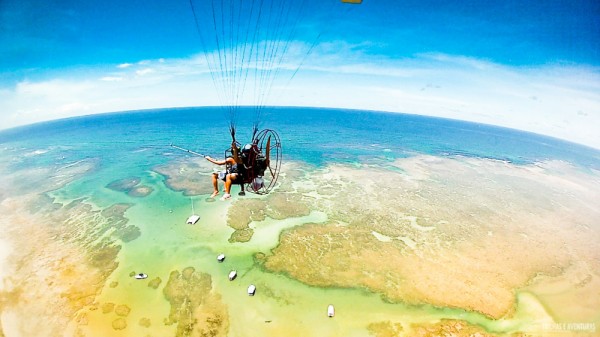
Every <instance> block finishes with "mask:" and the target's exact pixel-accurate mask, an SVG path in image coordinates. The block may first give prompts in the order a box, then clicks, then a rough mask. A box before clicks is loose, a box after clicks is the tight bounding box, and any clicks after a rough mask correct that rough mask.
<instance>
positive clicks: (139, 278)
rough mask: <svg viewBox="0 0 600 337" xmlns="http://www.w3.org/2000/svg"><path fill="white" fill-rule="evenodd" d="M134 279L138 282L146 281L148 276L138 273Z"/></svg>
mask: <svg viewBox="0 0 600 337" xmlns="http://www.w3.org/2000/svg"><path fill="white" fill-rule="evenodd" d="M135 278H136V279H138V280H143V279H147V278H148V275H146V274H144V273H139V274H136V275H135Z"/></svg>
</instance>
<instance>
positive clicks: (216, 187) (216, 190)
mask: <svg viewBox="0 0 600 337" xmlns="http://www.w3.org/2000/svg"><path fill="white" fill-rule="evenodd" d="M212 182H213V188H214V191H213V194H211V195H210V197H211V198H214V197H216V196H217V194H219V177H218V174H217V173H213V175H212Z"/></svg>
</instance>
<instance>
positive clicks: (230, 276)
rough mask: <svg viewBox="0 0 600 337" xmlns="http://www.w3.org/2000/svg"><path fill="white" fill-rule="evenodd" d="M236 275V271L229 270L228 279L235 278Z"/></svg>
mask: <svg viewBox="0 0 600 337" xmlns="http://www.w3.org/2000/svg"><path fill="white" fill-rule="evenodd" d="M236 277H237V271H235V270H232V271H230V272H229V281H233V280H235V278H236Z"/></svg>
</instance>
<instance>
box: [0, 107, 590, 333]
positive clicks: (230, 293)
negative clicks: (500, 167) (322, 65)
mask: <svg viewBox="0 0 600 337" xmlns="http://www.w3.org/2000/svg"><path fill="white" fill-rule="evenodd" d="M243 112H244V111H242V113H240V115H241V116H242V118H240V120H238V121H237V122H238V128H239V130H238V139H239V140H240V141H242V142H243V140H245V139H249V137H250V134H249V132H250V125H251V121H250V118H248V119H245V118H243V117H244V116H245V115H247V116H249V117H253V113H252V111H248V113H247V114H244V113H243ZM228 123H229V121H228V120H226V119H225V117H224V113H223V112H222V110H220V109H218V108H189V109H168V110H155V111H140V112H128V113H114V114H106V115H96V116H88V117H79V118H71V119H66V120H59V121H53V122H47V123H41V124H36V125H31V126H26V127H21V128H16V129H12V130H5V131H3V132H0V157H1V158H2V159H3V160H4V161H5V162H4V164H5V165H8V167H6V168H5V169H6V170H8V171H10V170H14V171H18V170H21V169H26V168H30V167H38V166H51V167H64V166H67V165H70V164H72V163H76V162H78V161H80V160H85V159H90V160H93V161H94V163H95V164H96V165H95V168H94V171H93V172H90V173H89V174H86V175H84V176H83V177H81V178H79V179H77V180H75V181H74V182H72V183H70V184H68V185H67V186H65V187H64V188H61V189H58V190H56V191H52V192H50V193H49V194H50V195H51V196H52V197H54V198H55V199H56V200H57V201H59V202H60V201H62V200H64V201H69V200H73V199H79V198H86V202H89V203H91V204H93V205H94V206H96V207H100V208H104V207H108V206H110V205H112V204H115V203H127V204H132V205H133V206H132V207H131V208H130V209H128V210H127V212H126V217H127V219H128V220H129V224H131V225H134V226H136V227H138V228H139V229H140V231H141V236H140V237H139V238H137V239H136V240H133V241H131V242H127V243H124V244H123V249H122V250H121V251H120V253H119V267H118V268H117V269H116V270H115V271H114V272H113V273H112V274H111V275H110V277H109V279H108V282H107V284H109V283H110V282H118V284H119V286H118V287H116V288H112V287H109V286H105V287H104V289H103V291H102V293H101V294H100V295H99V296H98V298H97V299H96V300H97V302H98V303H100V304H102V303H108V302H112V303H126V304H128V305H129V307H131V308H132V313H131V316H130V317H129V318H128V319H129V327H128V328H127V329H126V330H123V331H122V334H115V332H114V331H113V329H112V327H111V325H110V319H112V318H114V315H113V316H110V315H104V314H102V313H101V312H100V311H99V310H96V311H93V310H91V309H90V310H88V311H86V310H84V312H86V313H87V314H88V319H89V326H88V328H87V329H88V330H87V332H89V334H88V335H90V336H95V335H98V336H100V335H105V334H104V333H105V332H106V333H112V334H113V335H115V336H121V335H122V336H125V335H142V334H143V333H145V330H144V329H145V328H142V327H140V326H139V325H136V324H134V322H137V321H138V320H139V319H141V318H142V317H146V318H150V319H151V320H152V322H153V329H157V330H154V331H155V332H156V333H160V334H162V335H173V329H174V327H173V326H164V325H162V324H161V323H160V322H162V320H163V319H164V318H165V317H166V316H168V309H169V307H168V303H167V302H166V301H165V300H164V298H163V295H162V291H161V290H160V289H162V287H163V286H164V285H165V282H166V280H167V279H168V275H169V273H170V272H171V271H172V270H175V269H177V270H181V269H183V268H185V267H188V266H193V267H194V268H196V269H197V270H199V271H202V272H205V273H209V274H210V275H211V277H212V279H213V287H214V288H213V289H215V291H217V292H218V293H219V294H221V296H222V299H223V302H224V303H225V304H226V305H227V306H228V311H229V314H230V316H231V317H235V318H236V320H235V321H232V322H230V323H231V326H230V335H244V333H243V331H246V330H245V329H248V327H252V329H254V330H253V331H260V332H261V333H260V334H261V335H278V331H288V332H289V331H296V332H297V335H298V336H300V335H314V336H317V335H339V336H349V335H357V336H364V335H366V330H365V329H366V328H365V327H366V325H367V324H368V323H369V322H373V321H383V320H403V321H405V322H413V321H414V322H422V321H427V320H435V319H441V318H454V319H464V320H466V321H468V322H470V323H472V324H477V325H480V326H485V327H486V328H487V329H488V330H489V331H508V332H511V331H516V330H517V329H519V328H520V326H521V325H523V324H525V322H528V319H529V318H528V317H529V316H527V314H526V313H527V312H528V310H529V311H535V310H537V309H536V306H535V305H536V303H535V301H532V300H528V299H527V297H526V295H522V294H521V295H519V296H521V297H519V299H520V301H521V302H522V303H524V304H523V305H522V306H520V307H519V309H518V311H517V314H516V315H515V317H514V318H513V319H511V320H499V321H494V320H490V319H488V318H486V317H484V316H482V315H481V314H477V313H473V312H468V311H465V310H461V309H452V308H434V307H430V306H423V307H413V306H407V305H404V304H391V303H385V302H384V301H382V300H381V298H380V297H379V296H378V295H376V294H369V293H367V292H366V291H364V290H361V289H319V288H316V287H308V286H306V285H303V284H301V283H300V282H297V281H295V280H292V279H289V278H287V277H284V276H282V275H274V274H271V273H268V272H265V271H263V270H261V269H260V268H257V267H256V266H255V264H254V261H253V259H252V255H253V254H254V253H256V252H259V251H260V252H268V251H270V249H272V248H274V247H275V246H276V245H277V243H278V236H279V233H280V232H281V231H282V230H283V229H285V228H291V227H294V226H299V225H302V224H303V223H309V222H313V223H321V222H325V221H326V220H327V215H325V214H322V213H319V212H314V211H313V212H312V213H311V214H310V215H308V216H305V217H297V218H289V219H285V220H282V221H276V220H273V219H266V220H264V221H260V222H254V223H252V224H251V226H252V227H253V228H254V230H255V235H254V236H253V238H252V240H251V241H250V242H248V243H234V244H232V243H229V242H228V238H229V236H230V235H231V233H232V232H233V230H232V229H231V228H229V227H228V226H227V225H226V218H227V209H228V205H229V203H226V202H225V203H223V202H207V200H205V196H198V197H194V198H192V200H193V202H194V205H195V210H196V213H198V214H200V215H201V220H200V221H199V222H198V223H197V224H196V225H195V226H188V225H185V224H184V220H185V219H186V218H187V216H189V214H190V202H191V201H192V200H190V198H189V197H186V196H184V195H183V194H182V193H181V192H175V191H172V190H170V189H169V188H167V187H166V186H165V184H164V179H165V178H164V177H162V176H161V175H160V174H158V173H156V172H154V171H153V168H154V167H155V166H156V165H160V164H165V163H168V162H169V161H172V160H175V159H180V158H183V157H185V156H186V154H185V153H184V152H181V151H178V150H175V149H172V148H170V147H169V146H168V145H169V144H170V143H173V144H177V145H179V146H182V147H186V148H190V149H194V150H196V151H199V152H202V153H205V154H209V155H211V156H213V157H218V156H221V155H223V153H224V150H225V148H227V147H228V144H229V143H230V141H231V140H230V136H229V133H228V129H227V125H228ZM263 127H268V128H272V129H275V130H277V131H278V132H279V134H280V136H281V140H282V144H283V152H284V158H285V160H294V161H298V162H306V163H308V165H310V166H320V165H326V164H329V163H332V162H343V163H356V162H372V163H376V164H384V163H385V162H386V161H390V160H394V159H396V158H404V157H409V156H413V155H417V154H431V155H436V156H453V155H463V156H472V157H484V158H492V159H498V160H505V161H511V162H515V163H523V164H525V163H532V162H536V161H542V160H564V161H568V162H571V163H573V164H575V165H577V166H579V167H581V168H584V169H600V151H597V150H594V149H590V148H586V147H583V146H579V145H576V144H572V143H567V142H563V141H560V140H556V139H552V138H549V137H544V136H539V135H534V134H531V133H524V132H519V131H515V130H509V129H504V128H498V127H493V126H487V125H481V124H473V123H466V122H460V121H453V120H445V119H437V118H428V117H420V116H412V115H403V114H389V113H375V112H367V111H347V110H324V109H302V108H289V109H288V108H286V109H284V108H277V109H271V110H270V113H269V114H267V115H266V116H265V120H264V125H263ZM132 176H135V177H139V178H140V179H141V184H142V185H146V186H150V187H152V188H153V189H154V190H153V192H152V193H150V194H149V195H148V196H145V197H141V198H140V197H132V196H129V195H127V194H126V193H123V192H118V191H114V190H111V189H108V188H105V186H107V185H108V184H109V183H111V182H113V181H115V180H119V179H123V178H127V177H132ZM5 184H6V182H5ZM207 184H210V183H209V182H208V181H207ZM221 252H226V253H227V256H228V258H227V260H226V262H225V263H223V264H217V263H216V262H215V261H216V260H215V257H216V255H217V254H219V253H221ZM233 268H236V269H237V270H238V275H239V277H238V280H237V282H229V281H228V280H227V279H226V275H227V274H228V272H229V270H230V269H233ZM132 271H136V272H140V271H144V272H146V273H148V274H149V275H150V278H154V277H157V276H158V277H161V279H162V281H163V283H162V284H161V288H159V289H158V290H155V289H149V288H148V287H146V286H144V287H139V284H140V283H135V282H136V281H134V280H132V279H131V277H130V276H129V274H130V272H132ZM250 282H253V283H256V284H257V285H258V287H259V292H262V293H259V295H258V296H256V297H255V298H249V297H248V296H242V297H240V296H239V294H244V291H245V288H246V286H247V284H249V283H250ZM261 294H265V295H264V296H261ZM284 299H287V300H285V301H284ZM286 301H289V303H288V302H286ZM330 302H335V303H336V308H337V310H339V312H340V315H336V320H335V321H334V320H328V319H327V318H326V316H325V310H326V307H327V305H328V304H329V303H330ZM356 303H361V307H359V308H357V307H356ZM248 307H252V308H253V310H250V311H249V310H247V308H248ZM363 309H365V310H363ZM366 309H368V310H366ZM365 311H367V312H369V313H370V314H369V315H365ZM342 313H343V314H342ZM540 315H541V316H543V315H544V313H542V314H540ZM111 317H112V318H111ZM109 318H110V319H109ZM267 320H269V321H270V320H273V322H272V323H269V324H270V325H265V323H264V322H265V321H267ZM307 322H316V325H315V326H311V325H310V324H308V323H307ZM278 329H281V330H278ZM290 329H291V330H290ZM92 331H93V333H92ZM246 335H247V334H246Z"/></svg>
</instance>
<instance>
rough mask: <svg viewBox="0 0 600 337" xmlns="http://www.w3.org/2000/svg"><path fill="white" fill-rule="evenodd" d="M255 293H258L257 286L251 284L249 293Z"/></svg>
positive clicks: (252, 294) (251, 294)
mask: <svg viewBox="0 0 600 337" xmlns="http://www.w3.org/2000/svg"><path fill="white" fill-rule="evenodd" d="M254 293H256V286H255V285H254V284H251V285H250V286H249V287H248V295H250V296H254Z"/></svg>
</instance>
